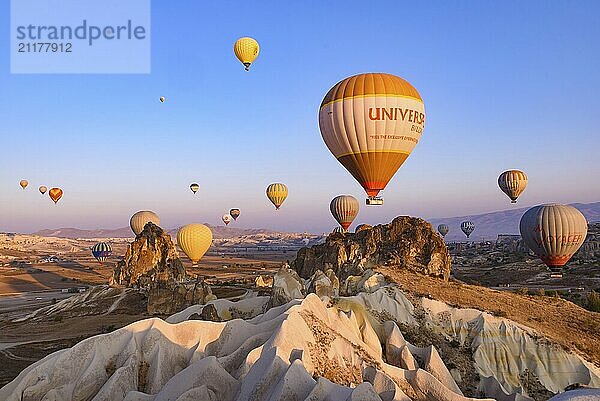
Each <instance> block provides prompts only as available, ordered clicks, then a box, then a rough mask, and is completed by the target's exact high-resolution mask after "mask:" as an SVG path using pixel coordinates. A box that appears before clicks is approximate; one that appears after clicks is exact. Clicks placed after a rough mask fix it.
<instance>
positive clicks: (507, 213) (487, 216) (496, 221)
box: [428, 202, 600, 241]
mask: <svg viewBox="0 0 600 401" xmlns="http://www.w3.org/2000/svg"><path fill="white" fill-rule="evenodd" d="M571 206H574V207H576V208H577V209H579V210H580V211H581V213H583V215H584V216H585V218H586V219H587V221H588V222H590V223H593V222H597V221H600V202H594V203H572V204H571ZM527 209H529V207H522V208H518V209H509V210H501V211H497V212H490V213H483V214H475V215H469V216H456V217H445V218H435V219H428V220H429V222H430V223H431V225H433V227H434V228H435V229H437V226H438V225H439V224H442V223H443V224H447V225H448V227H449V228H450V232H448V234H447V235H446V238H445V239H446V241H465V240H466V237H465V235H464V234H463V232H462V231H461V230H460V223H462V222H463V221H465V220H469V221H472V222H473V223H475V231H473V233H472V234H471V237H470V239H471V240H473V241H479V240H481V239H482V238H485V239H490V240H491V239H496V237H497V236H498V234H519V222H520V221H521V216H523V213H525V211H527Z"/></svg>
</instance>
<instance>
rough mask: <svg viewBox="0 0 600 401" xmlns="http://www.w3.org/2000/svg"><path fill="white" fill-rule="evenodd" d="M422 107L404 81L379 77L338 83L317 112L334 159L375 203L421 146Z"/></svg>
mask: <svg viewBox="0 0 600 401" xmlns="http://www.w3.org/2000/svg"><path fill="white" fill-rule="evenodd" d="M424 126H425V107H424V105H423V99H422V98H421V95H419V92H418V91H417V90H416V89H415V88H414V87H413V86H412V85H411V84H410V83H408V82H407V81H405V80H404V79H402V78H399V77H397V76H395V75H390V74H383V73H368V74H359V75H355V76H352V77H349V78H346V79H344V80H343V81H340V82H338V83H337V84H336V85H335V86H334V87H333V88H331V89H330V90H329V92H327V94H326V95H325V98H324V99H323V102H322V103H321V107H320V109H319V128H320V129H321V135H322V137H323V140H324V141H325V144H326V145H327V147H328V148H329V150H330V151H331V153H333V155H334V156H335V158H336V159H337V160H338V161H339V162H340V163H341V164H342V165H343V166H344V167H345V168H346V170H348V171H349V172H350V174H352V176H353V177H354V178H355V179H356V180H357V181H358V182H359V183H360V185H362V187H363V188H364V189H365V191H366V193H367V195H368V196H369V199H367V204H382V203H383V202H382V199H380V198H376V196H377V194H378V193H379V191H381V190H383V189H384V188H385V187H386V185H387V183H388V182H389V181H390V179H391V178H392V177H393V175H394V174H395V173H396V171H397V170H398V169H399V168H400V166H402V164H403V163H404V161H405V160H406V158H407V157H408V156H409V155H410V153H411V152H412V150H413V148H414V147H415V145H416V144H417V142H419V139H420V137H421V133H422V132H423V128H424Z"/></svg>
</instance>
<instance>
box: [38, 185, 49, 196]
mask: <svg viewBox="0 0 600 401" xmlns="http://www.w3.org/2000/svg"><path fill="white" fill-rule="evenodd" d="M47 190H48V188H46V187H45V186H44V185H42V186H41V187H39V191H40V193H41V194H42V195H44V194H45V193H46V191H47Z"/></svg>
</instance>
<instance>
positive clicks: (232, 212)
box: [229, 209, 240, 220]
mask: <svg viewBox="0 0 600 401" xmlns="http://www.w3.org/2000/svg"><path fill="white" fill-rule="evenodd" d="M229 214H230V215H231V217H233V219H234V220H237V218H238V217H240V209H231V210H230V211H229Z"/></svg>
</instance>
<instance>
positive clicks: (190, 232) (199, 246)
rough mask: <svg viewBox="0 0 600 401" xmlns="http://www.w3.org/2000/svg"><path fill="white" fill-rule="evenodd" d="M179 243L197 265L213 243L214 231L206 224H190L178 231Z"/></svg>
mask: <svg viewBox="0 0 600 401" xmlns="http://www.w3.org/2000/svg"><path fill="white" fill-rule="evenodd" d="M177 243H178V244H179V247H180V248H181V249H182V250H183V252H185V254H186V255H187V257H188V258H190V260H191V261H192V263H193V264H194V265H196V263H198V261H199V260H200V259H202V256H204V254H205V253H206V251H207V250H208V248H209V247H210V244H211V243H212V232H211V231H210V228H208V227H206V226H205V225H204V224H188V225H186V226H183V227H181V228H180V229H179V231H178V232H177Z"/></svg>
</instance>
